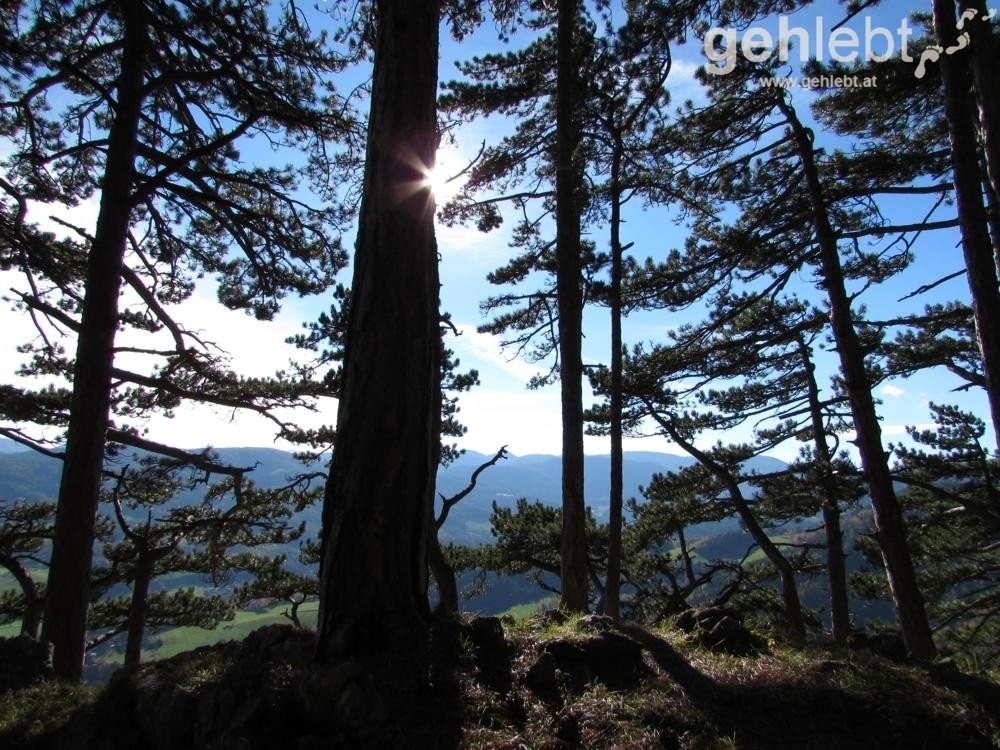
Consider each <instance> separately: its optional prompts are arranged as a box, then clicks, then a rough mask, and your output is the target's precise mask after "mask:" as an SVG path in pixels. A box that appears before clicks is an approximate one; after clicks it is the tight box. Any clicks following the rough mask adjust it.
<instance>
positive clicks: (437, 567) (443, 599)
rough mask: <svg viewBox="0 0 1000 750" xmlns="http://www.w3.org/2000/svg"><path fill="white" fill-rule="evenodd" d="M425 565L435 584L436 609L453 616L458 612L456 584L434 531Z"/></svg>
mask: <svg viewBox="0 0 1000 750" xmlns="http://www.w3.org/2000/svg"><path fill="white" fill-rule="evenodd" d="M427 563H428V565H430V568H431V575H432V576H434V583H436V584H437V589H438V609H439V610H440V611H441V612H443V613H445V614H449V615H453V614H455V613H456V612H458V582H457V581H456V580H455V571H454V569H452V567H451V566H450V565H449V564H448V560H447V559H446V558H445V556H444V551H443V550H442V549H441V543H440V542H439V541H438V538H437V532H436V530H435V531H432V532H431V535H430V544H429V546H428V547H427Z"/></svg>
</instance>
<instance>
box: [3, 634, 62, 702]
mask: <svg viewBox="0 0 1000 750" xmlns="http://www.w3.org/2000/svg"><path fill="white" fill-rule="evenodd" d="M52 674H53V672H52V647H51V645H50V644H48V643H41V642H39V641H36V640H35V639H34V638H32V637H30V636H27V635H19V636H16V637H14V638H0V693H2V692H4V691H7V690H17V689H19V688H23V687H28V686H29V685H31V684H32V683H35V682H38V681H39V680H42V679H45V678H47V677H51V676H52Z"/></svg>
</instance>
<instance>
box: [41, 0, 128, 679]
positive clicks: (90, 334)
mask: <svg viewBox="0 0 1000 750" xmlns="http://www.w3.org/2000/svg"><path fill="white" fill-rule="evenodd" d="M118 5H119V10H118V12H119V13H120V14H121V17H122V24H123V29H124V39H123V48H122V57H121V72H120V74H119V77H118V83H117V85H116V91H117V95H118V103H117V107H116V108H115V117H114V121H113V122H112V123H111V126H110V129H109V132H108V146H107V162H106V166H105V172H104V181H103V183H102V185H101V206H100V211H99V213H98V217H97V226H96V228H95V232H94V240H93V243H92V244H91V247H90V253H89V255H88V258H87V285H86V292H85V294H84V299H83V310H82V314H81V326H80V333H79V336H78V338H77V349H76V361H75V364H74V369H73V397H72V402H71V406H70V421H69V427H68V429H67V432H66V454H65V460H64V461H63V471H62V481H61V483H60V485H59V500H58V505H57V509H56V521H55V533H54V536H53V540H52V559H51V562H50V566H49V577H48V584H47V586H46V597H45V619H44V623H43V628H42V639H43V640H46V641H49V642H51V643H52V645H53V657H52V663H53V667H54V668H55V672H56V674H57V675H58V676H59V677H61V678H63V679H66V680H79V679H80V678H81V677H82V675H83V657H84V645H85V641H86V632H87V606H88V602H89V599H90V570H91V557H92V555H93V544H94V522H95V517H96V514H97V505H98V496H99V492H100V485H101V469H102V466H103V463H104V445H105V439H106V435H107V429H108V412H109V409H110V401H111V369H112V364H113V360H114V351H113V347H114V339H115V330H116V328H117V326H118V292H119V289H120V286H121V268H122V262H123V258H124V255H125V241H126V237H127V233H128V227H129V221H130V216H131V191H132V183H133V179H134V176H135V153H136V141H137V133H138V125H139V114H140V108H141V106H142V100H143V90H142V89H143V73H144V68H145V55H146V44H147V39H146V10H145V4H144V3H143V2H137V1H136V0H123V1H122V2H119V3H118Z"/></svg>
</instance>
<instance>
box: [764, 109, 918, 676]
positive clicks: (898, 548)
mask: <svg viewBox="0 0 1000 750" xmlns="http://www.w3.org/2000/svg"><path fill="white" fill-rule="evenodd" d="M777 105H778V107H779V109H781V111H782V113H783V114H784V115H785V117H786V118H787V121H788V124H789V126H790V127H791V129H792V136H793V138H794V139H795V143H796V148H797V150H798V153H799V158H800V159H801V161H802V169H803V172H804V174H805V179H806V189H807V190H808V192H809V200H810V203H811V207H812V213H813V224H814V228H815V231H816V241H817V244H818V245H819V251H820V262H821V268H822V273H823V285H824V287H825V288H826V292H827V296H828V299H829V303H830V325H831V328H832V330H833V338H834V342H835V343H836V348H837V353H838V354H839V356H840V367H841V371H842V373H843V376H844V387H845V388H846V390H847V396H848V399H849V401H850V404H851V413H852V415H853V417H854V429H855V432H856V433H857V439H856V444H857V446H858V453H859V454H860V456H861V465H862V467H863V468H864V473H865V479H866V481H867V483H868V493H869V495H870V496H871V501H872V514H873V516H874V518H875V534H876V537H877V539H878V543H879V547H880V548H881V550H882V559H883V561H884V562H885V570H886V575H887V576H888V579H889V588H890V589H891V590H892V600H893V604H894V605H895V607H896V617H897V618H898V620H899V625H900V627H901V628H902V631H903V640H904V641H905V642H906V648H907V651H908V652H909V654H910V656H911V657H912V658H914V659H919V660H924V659H931V658H933V657H934V655H935V653H936V649H935V647H934V640H933V639H932V638H931V629H930V626H929V624H928V622H927V612H926V610H925V609H924V600H923V597H922V596H921V594H920V587H919V586H918V585H917V576H916V573H915V572H914V569H913V560H912V558H911V557H910V550H909V547H907V544H906V529H905V527H904V525H903V513H902V510H901V509H900V506H899V500H898V499H897V498H896V491H895V489H894V488H893V486H892V477H891V476H890V475H889V464H888V460H887V456H886V453H885V449H884V447H883V445H882V431H881V429H880V428H879V423H878V414H877V412H876V411H875V401H874V399H873V398H872V390H871V382H870V381H869V379H868V373H867V371H866V370H865V360H864V354H863V352H862V351H861V344H860V342H859V341H858V333H857V331H856V330H855V329H854V319H853V315H852V312H851V302H850V299H849V298H848V296H847V288H846V286H845V282H844V272H843V268H842V267H841V264H840V253H839V251H838V248H837V238H836V235H835V234H834V231H833V227H832V226H831V225H830V219H829V216H828V214H827V208H826V202H825V199H824V197H823V189H822V184H821V182H820V178H819V170H818V169H817V168H816V161H815V158H814V154H813V146H812V139H811V137H810V134H809V132H808V131H807V130H806V128H805V127H804V126H803V125H802V123H801V122H800V121H799V119H798V117H797V116H796V114H795V110H794V109H792V107H791V106H790V105H789V104H788V103H787V102H786V101H785V100H784V99H783V98H780V99H778V100H777Z"/></svg>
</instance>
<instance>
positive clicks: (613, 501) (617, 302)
mask: <svg viewBox="0 0 1000 750" xmlns="http://www.w3.org/2000/svg"><path fill="white" fill-rule="evenodd" d="M621 163H622V148H621V139H620V138H618V139H617V140H616V141H615V147H614V149H613V151H612V154H611V394H610V397H611V398H610V401H611V404H610V411H611V413H610V415H609V416H610V418H611V497H610V512H609V516H608V577H607V582H606V583H605V588H604V613H605V614H606V615H608V616H609V617H613V618H614V619H616V620H617V619H618V618H619V617H620V616H621V602H620V599H621V597H620V589H621V570H622V505H623V502H624V501H623V494H624V492H623V485H624V479H623V476H622V472H623V466H622V464H623V460H624V455H623V448H622V241H621V210H622V207H621V197H622V195H621V186H620V181H621Z"/></svg>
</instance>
